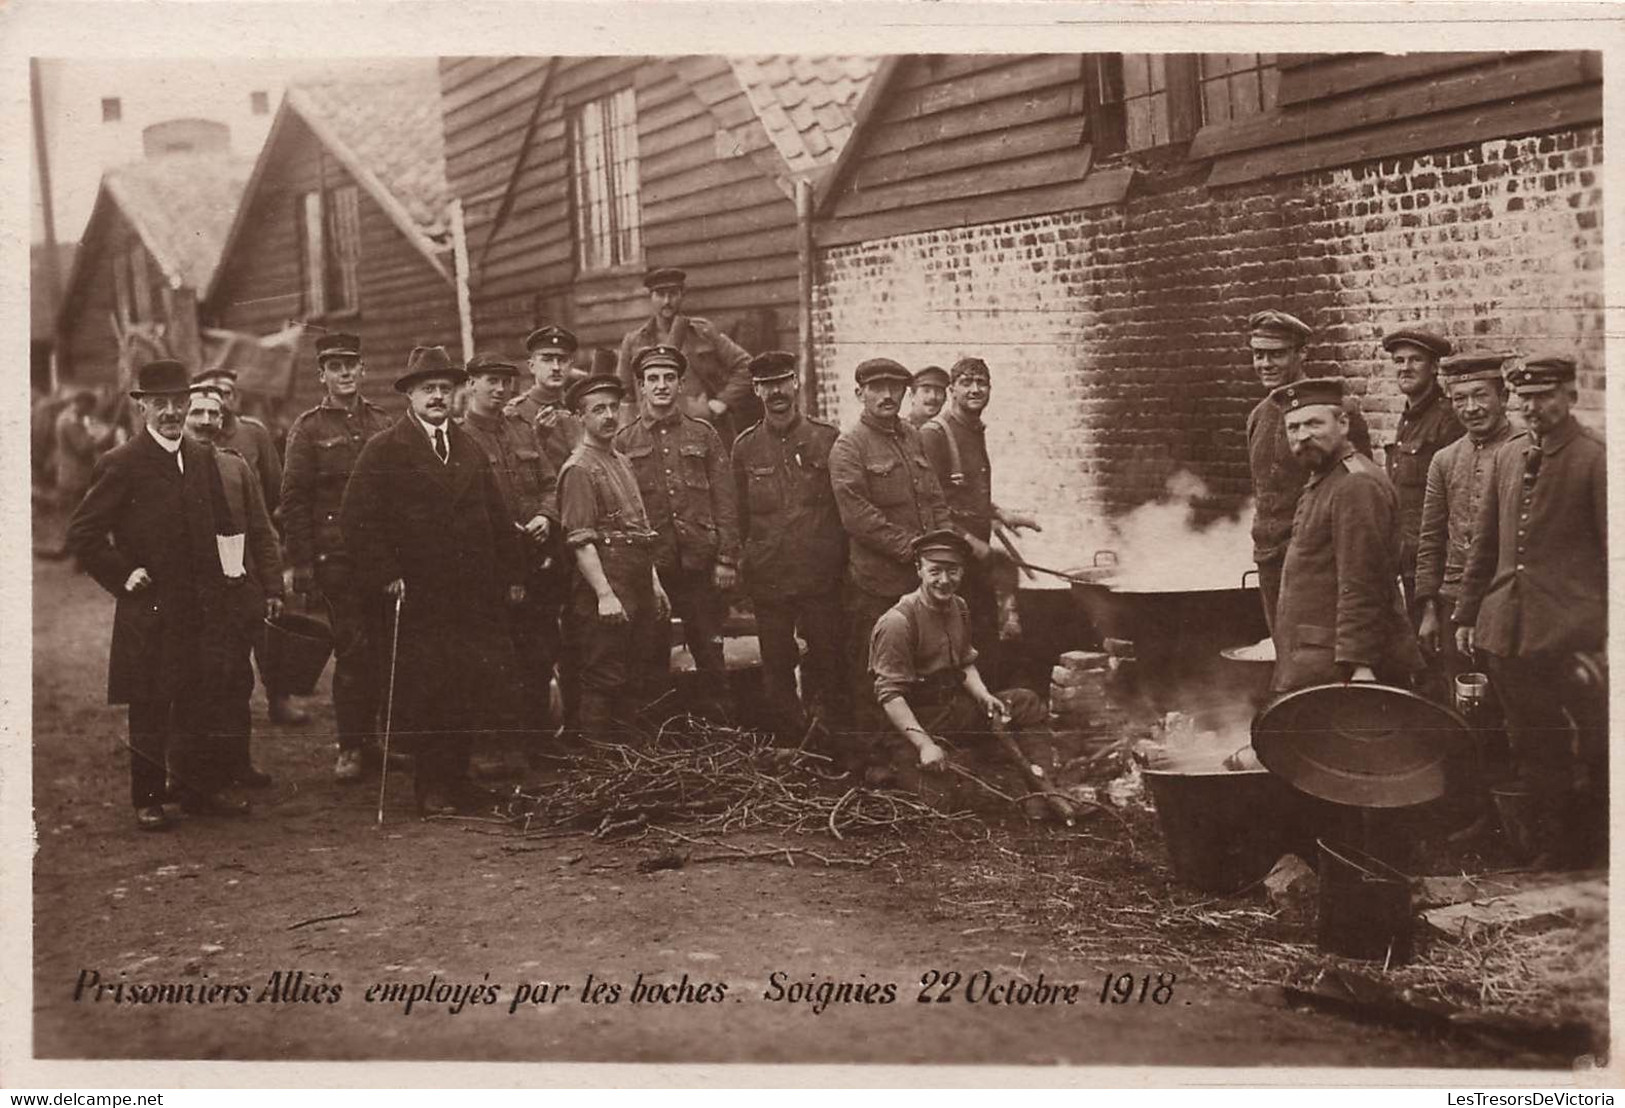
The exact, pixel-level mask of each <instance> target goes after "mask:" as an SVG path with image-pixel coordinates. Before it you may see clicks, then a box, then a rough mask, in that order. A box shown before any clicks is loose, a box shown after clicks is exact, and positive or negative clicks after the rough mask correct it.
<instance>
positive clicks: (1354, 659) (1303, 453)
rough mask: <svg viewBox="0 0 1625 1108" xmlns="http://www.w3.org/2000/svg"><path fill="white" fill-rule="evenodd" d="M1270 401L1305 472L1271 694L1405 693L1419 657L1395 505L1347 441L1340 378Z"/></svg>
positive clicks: (1280, 393)
mask: <svg viewBox="0 0 1625 1108" xmlns="http://www.w3.org/2000/svg"><path fill="white" fill-rule="evenodd" d="M1270 399H1271V401H1272V402H1273V403H1274V404H1276V405H1277V406H1278V407H1279V409H1280V411H1281V413H1282V417H1283V421H1284V423H1285V435H1286V438H1287V440H1288V442H1289V443H1290V444H1291V448H1292V452H1293V454H1294V455H1295V456H1296V458H1297V459H1298V461H1299V463H1300V464H1301V465H1302V466H1303V467H1304V468H1305V469H1306V470H1307V471H1308V473H1309V480H1308V482H1307V484H1306V485H1305V487H1304V490H1303V497H1302V499H1301V500H1300V502H1299V503H1298V507H1297V516H1296V518H1295V519H1294V521H1293V525H1292V537H1291V540H1290V542H1289V544H1288V546H1287V550H1286V556H1285V558H1284V560H1283V563H1282V568H1281V601H1280V607H1279V609H1278V611H1277V612H1276V620H1275V626H1274V629H1273V636H1274V639H1275V676H1274V680H1273V682H1272V688H1273V689H1274V690H1275V691H1276V692H1287V691H1289V690H1291V689H1298V688H1303V687H1305V686H1308V685H1323V684H1330V683H1332V682H1335V681H1382V682H1383V683H1385V684H1390V685H1405V684H1408V683H1409V681H1410V679H1411V677H1412V675H1413V674H1414V673H1416V671H1418V670H1420V669H1421V668H1422V656H1421V652H1420V651H1419V650H1418V649H1417V647H1416V639H1415V636H1414V635H1413V634H1412V632H1411V626H1410V622H1409V620H1408V619H1407V617H1406V615H1405V610H1404V607H1403V604H1402V600H1403V598H1402V597H1401V596H1400V592H1399V583H1398V574H1399V501H1398V497H1397V496H1396V495H1395V493H1394V487H1393V485H1391V484H1389V482H1388V478H1387V477H1386V476H1385V475H1384V474H1383V472H1382V470H1381V469H1379V468H1378V467H1377V464H1376V463H1375V462H1373V461H1372V460H1371V459H1370V458H1367V457H1365V456H1364V455H1362V454H1359V453H1357V452H1356V451H1355V449H1354V444H1353V443H1352V442H1350V441H1349V424H1350V419H1349V414H1348V410H1347V409H1346V408H1345V407H1344V404H1343V399H1344V398H1343V379H1342V378H1341V377H1321V378H1304V379H1302V380H1298V381H1294V382H1293V383H1291V384H1287V385H1283V386H1282V387H1280V388H1278V389H1276V390H1275V391H1274V392H1273V393H1271V394H1270Z"/></svg>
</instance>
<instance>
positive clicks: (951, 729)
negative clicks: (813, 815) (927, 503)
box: [869, 529, 1046, 782]
mask: <svg viewBox="0 0 1625 1108" xmlns="http://www.w3.org/2000/svg"><path fill="white" fill-rule="evenodd" d="M913 549H914V567H915V571H916V572H917V573H918V574H919V578H920V587H919V588H918V589H916V590H915V591H914V592H911V593H909V594H907V595H905V596H904V597H903V598H902V599H900V600H899V601H898V602H897V603H896V604H894V605H893V606H892V607H891V608H890V609H889V610H888V611H887V612H886V613H885V614H884V615H882V616H881V617H880V619H879V621H878V622H876V624H875V629H874V632H873V634H872V636H871V638H870V640H869V672H870V673H871V674H872V675H873V677H874V689H875V699H876V700H877V701H878V702H879V703H880V707H881V709H882V710H883V711H884V712H885V713H886V719H887V721H888V722H889V723H890V724H891V726H892V729H893V730H895V731H896V732H897V733H898V734H899V735H901V736H902V737H903V738H904V739H906V740H907V741H908V743H909V744H910V747H912V751H913V754H914V755H915V756H914V757H907V756H906V755H905V758H906V762H905V760H904V759H903V758H894V759H893V762H894V764H896V765H898V766H899V767H901V766H903V765H910V768H913V767H915V766H917V767H918V768H919V769H924V770H927V771H941V770H942V769H944V768H946V767H947V765H948V760H949V753H950V752H952V753H953V754H954V755H955V757H959V756H960V754H961V752H963V753H965V754H968V753H970V752H971V750H972V749H973V748H974V747H977V746H986V745H989V741H990V740H991V739H992V738H993V736H994V735H995V733H996V732H997V731H999V730H1002V729H1009V730H1010V731H1022V730H1030V729H1033V728H1037V727H1040V726H1042V725H1043V724H1044V723H1045V720H1046V713H1045V710H1044V704H1043V701H1041V700H1040V699H1039V697H1038V695H1037V694H1036V693H1033V692H1032V691H1030V690H1028V689H1009V690H1006V691H1005V692H1002V693H1000V694H999V695H997V696H995V695H994V694H993V693H991V692H989V691H988V688H987V685H986V684H984V683H983V681H982V675H981V674H980V673H978V672H977V669H976V648H975V647H974V646H972V645H971V631H970V610H969V608H968V607H967V606H966V604H965V600H964V598H963V597H961V596H960V595H959V588H960V585H961V584H963V582H964V580H965V567H966V566H967V565H968V564H969V563H970V559H971V548H970V544H969V543H968V542H966V541H965V538H964V536H963V535H960V534H958V533H957V532H955V531H949V530H946V529H944V530H937V531H930V532H927V533H926V534H924V535H921V536H920V537H919V538H918V539H916V540H914V543H913ZM886 747H891V748H893V749H896V750H898V751H899V753H901V748H897V747H896V744H894V743H887V744H884V746H883V749H884V748H886ZM877 768H880V767H877ZM870 776H871V778H874V777H876V776H877V774H875V772H874V771H871V774H870ZM878 776H880V777H885V778H892V777H894V776H901V777H903V778H904V780H905V781H908V780H910V779H911V778H913V779H914V781H915V782H917V780H918V779H917V777H915V775H914V774H912V773H909V772H908V771H906V770H905V771H904V772H903V773H902V774H897V775H893V774H892V773H890V772H889V771H886V770H884V769H883V768H881V772H880V773H879V774H878Z"/></svg>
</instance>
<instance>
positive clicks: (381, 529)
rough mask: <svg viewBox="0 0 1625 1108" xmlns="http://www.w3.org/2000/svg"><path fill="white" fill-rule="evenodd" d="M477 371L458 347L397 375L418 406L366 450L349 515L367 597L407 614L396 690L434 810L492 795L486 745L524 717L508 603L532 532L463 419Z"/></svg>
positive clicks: (394, 713)
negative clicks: (478, 755) (466, 367)
mask: <svg viewBox="0 0 1625 1108" xmlns="http://www.w3.org/2000/svg"><path fill="white" fill-rule="evenodd" d="M465 378H466V374H465V373H464V372H463V370H462V369H460V368H459V367H458V366H456V365H455V364H453V363H452V360H451V358H450V357H449V356H448V355H447V353H446V351H445V348H444V347H440V346H418V347H414V348H413V350H412V353H411V355H410V357H409V358H408V359H407V363H406V372H404V373H402V374H401V375H400V376H399V377H398V378H396V380H395V388H396V391H398V392H401V393H404V394H405V395H406V398H407V401H408V404H409V408H408V410H407V412H406V414H405V415H403V416H401V417H400V419H398V420H397V421H396V422H395V423H394V425H392V426H391V427H390V428H389V429H388V430H386V431H384V432H382V433H380V434H378V435H376V436H374V437H373V438H372V439H371V440H370V441H369V442H368V443H367V445H366V446H364V447H363V448H362V450H361V457H359V458H358V459H356V464H355V472H354V473H353V474H351V476H350V484H349V487H348V488H347V489H345V492H344V502H343V507H342V508H341V509H340V520H341V523H342V525H343V530H344V540H345V544H346V547H347V549H348V550H349V551H350V552H351V553H352V554H353V555H354V558H355V574H356V581H357V583H358V585H359V587H360V589H361V591H362V593H363V594H364V595H366V596H369V597H374V598H377V599H379V600H382V601H384V602H385V603H387V604H388V605H389V606H390V607H391V608H392V609H393V612H394V616H393V618H395V619H398V621H399V625H398V626H397V627H395V628H392V629H391V634H392V636H393V638H392V640H391V641H392V642H393V643H394V644H395V647H396V654H395V658H394V660H393V664H394V673H393V679H392V680H391V678H390V675H389V674H387V673H386V675H385V680H386V682H387V684H386V686H385V687H386V689H387V688H389V687H390V685H392V686H393V690H394V702H393V704H392V705H391V706H389V708H390V713H391V728H392V734H394V735H398V736H399V737H400V738H401V739H402V740H403V741H404V743H405V744H406V745H407V746H408V748H410V749H411V750H412V752H413V754H414V755H415V757H414V759H413V765H414V778H413V793H414V795H415V797H416V799H417V805H418V810H419V812H420V813H421V814H423V815H443V814H447V813H450V812H456V811H472V810H477V809H479V808H481V807H483V806H485V805H486V804H488V803H489V801H490V796H489V794H488V793H486V792H485V791H484V790H482V789H480V788H478V787H477V786H476V785H475V784H474V782H473V780H472V778H471V776H470V772H469V762H470V755H471V753H472V739H473V736H474V735H475V734H478V733H481V732H482V731H488V730H492V729H495V728H497V727H500V726H501V725H502V724H503V723H505V722H507V721H508V720H511V719H512V718H513V706H512V704H511V703H509V702H507V701H506V700H505V699H504V694H505V693H506V691H507V690H508V689H509V688H511V687H512V683H513V678H514V673H513V668H514V663H513V648H512V643H511V641H510V640H509V638H508V634H507V627H508V609H510V608H511V607H514V606H517V605H519V604H522V603H524V600H525V585H524V580H525V573H524V564H523V559H522V555H521V548H520V539H519V532H518V531H516V530H515V529H514V526H513V522H512V520H511V518H510V515H509V509H508V506H507V504H505V503H504V502H503V499H502V491H501V489H500V488H499V487H498V485H497V479H496V475H495V473H493V472H492V469H491V465H490V463H489V462H488V461H487V460H486V457H485V452H484V451H483V450H482V449H481V448H480V446H479V445H478V444H477V443H476V442H475V441H474V440H473V439H472V438H470V437H469V435H468V434H467V433H466V432H464V431H463V430H462V428H460V427H458V426H457V425H456V424H455V423H453V422H452V421H451V402H452V397H453V396H454V395H455V394H456V391H457V386H458V385H460V384H461V383H462V382H463V381H464V380H465Z"/></svg>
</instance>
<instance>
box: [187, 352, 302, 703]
mask: <svg viewBox="0 0 1625 1108" xmlns="http://www.w3.org/2000/svg"><path fill="white" fill-rule="evenodd" d="M192 381H193V383H194V384H197V385H201V386H203V387H205V388H208V389H211V390H213V392H214V394H215V395H216V396H218V397H219V398H220V406H221V419H222V423H221V427H220V430H219V434H218V437H217V439H216V440H215V442H214V445H215V446H217V447H223V448H225V449H227V450H231V451H233V452H235V453H236V454H237V455H238V456H239V457H241V458H242V459H243V460H244V461H245V462H247V463H248V466H249V468H250V469H251V470H252V471H253V473H254V477H255V479H256V480H258V481H259V483H260V494H261V499H262V500H263V501H264V502H265V505H266V509H267V510H268V511H273V510H275V508H276V506H277V503H278V501H279V500H280V498H281V495H282V459H281V458H279V457H277V452H276V443H275V442H273V441H272V440H271V432H270V429H269V428H267V427H266V426H265V424H263V423H261V422H260V421H259V420H257V419H254V418H252V417H251V416H245V415H243V414H241V412H240V411H239V410H238V405H239V398H238V395H237V371H236V370H235V369H232V368H230V367H229V366H217V367H215V368H213V369H205V370H203V371H201V372H200V373H198V374H197V376H196V377H194V378H193V379H192ZM255 640H256V643H258V641H259V636H255ZM259 649H260V648H259V647H258V645H256V647H255V650H256V653H257V652H258V650H259ZM260 673H261V676H262V677H263V676H264V673H265V667H264V660H263V659H261V665H260ZM265 700H266V704H267V706H268V707H269V709H270V713H271V722H272V723H281V724H286V725H290V726H298V725H300V724H304V723H308V722H309V721H310V715H309V713H307V712H306V711H305V710H304V709H303V708H301V707H299V705H297V704H295V703H294V702H293V698H292V697H291V696H290V695H289V694H288V693H287V692H285V691H283V690H280V689H273V688H271V687H270V686H269V685H267V686H266V688H265Z"/></svg>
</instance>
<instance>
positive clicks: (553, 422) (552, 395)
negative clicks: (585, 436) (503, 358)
mask: <svg viewBox="0 0 1625 1108" xmlns="http://www.w3.org/2000/svg"><path fill="white" fill-rule="evenodd" d="M578 346H579V344H578V343H577V342H576V337H575V335H574V334H572V333H571V332H569V331H567V330H565V329H564V328H563V327H556V326H553V325H552V324H549V325H547V326H546V327H538V328H536V330H534V331H532V332H531V333H530V334H528V335H526V336H525V355H526V362H525V364H526V366H527V367H528V368H529V369H530V376H531V381H532V384H531V387H530V388H528V389H526V390H525V391H524V392H523V393H521V394H520V395H519V396H516V397H514V398H513V399H512V400H510V401H508V408H507V414H509V415H515V416H518V417H519V418H520V419H522V420H524V421H525V422H526V423H529V424H530V425H531V426H533V427H535V428H536V437H537V438H538V439H540V440H541V443H542V448H543V449H544V450H546V451H547V460H548V461H550V462H552V463H553V469H554V471H555V472H556V471H557V470H558V468H559V467H560V466H562V465H563V464H564V461H565V459H566V458H568V457H569V456H570V452H571V451H572V450H574V449H575V448H576V447H577V446H579V445H581V421H580V420H579V419H577V418H576V416H575V413H573V412H571V411H570V406H569V405H568V404H566V403H565V400H564V390H565V389H566V388H568V387H569V385H570V381H571V380H572V379H577V380H579V378H580V376H581V375H579V374H577V373H576V372H575V371H574V370H573V369H572V366H571V362H572V360H573V359H574V358H575V355H576V350H577V348H578Z"/></svg>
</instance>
